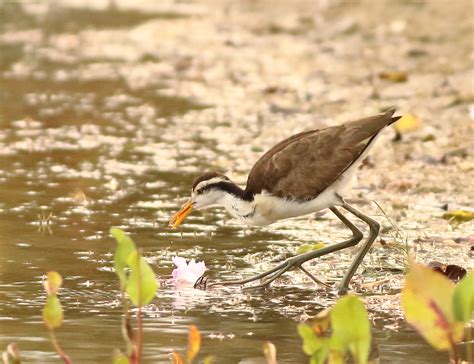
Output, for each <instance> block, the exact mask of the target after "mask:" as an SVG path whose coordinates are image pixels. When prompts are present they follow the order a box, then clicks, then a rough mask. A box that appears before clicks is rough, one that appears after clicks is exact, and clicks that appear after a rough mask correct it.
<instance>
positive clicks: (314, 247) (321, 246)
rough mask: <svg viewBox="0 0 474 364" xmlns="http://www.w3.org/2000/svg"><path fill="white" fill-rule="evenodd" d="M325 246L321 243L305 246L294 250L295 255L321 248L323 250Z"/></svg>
mask: <svg viewBox="0 0 474 364" xmlns="http://www.w3.org/2000/svg"><path fill="white" fill-rule="evenodd" d="M325 246H326V244H323V243H316V244H305V245H301V246H300V247H298V249H296V253H298V254H303V253H307V252H311V251H313V250H319V249H321V248H324V247H325Z"/></svg>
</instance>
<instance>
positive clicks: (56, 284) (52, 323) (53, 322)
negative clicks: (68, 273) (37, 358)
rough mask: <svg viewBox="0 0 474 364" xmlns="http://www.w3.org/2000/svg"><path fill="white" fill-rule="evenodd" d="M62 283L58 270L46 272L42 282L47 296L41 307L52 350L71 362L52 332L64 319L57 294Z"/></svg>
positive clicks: (66, 361)
mask: <svg viewBox="0 0 474 364" xmlns="http://www.w3.org/2000/svg"><path fill="white" fill-rule="evenodd" d="M62 284H63V278H62V277H61V275H60V274H59V273H58V272H48V274H47V275H46V280H45V281H44V282H43V285H44V288H45V290H46V293H47V294H48V298H47V300H46V303H45V304H44V307H43V322H44V325H45V326H46V328H47V329H48V331H49V338H50V340H51V343H52V344H53V347H54V350H55V351H56V353H58V355H59V356H60V357H61V359H62V360H63V361H64V362H65V363H66V364H71V363H72V361H71V359H70V358H69V356H68V355H67V354H66V353H65V352H64V350H63V349H62V348H61V346H60V345H59V342H58V340H57V339H56V334H55V332H54V330H55V329H57V328H59V327H60V326H61V324H62V322H63V319H64V313H63V308H62V306H61V301H59V298H58V296H57V292H58V290H59V288H60V287H61V286H62Z"/></svg>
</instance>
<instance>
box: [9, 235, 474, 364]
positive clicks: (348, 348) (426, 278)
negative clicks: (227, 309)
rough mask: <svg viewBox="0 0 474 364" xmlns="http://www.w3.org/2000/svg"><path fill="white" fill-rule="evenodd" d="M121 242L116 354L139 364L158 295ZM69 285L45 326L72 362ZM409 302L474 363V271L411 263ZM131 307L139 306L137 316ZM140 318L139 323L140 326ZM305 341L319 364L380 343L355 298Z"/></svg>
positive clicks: (424, 326)
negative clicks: (65, 341)
mask: <svg viewBox="0 0 474 364" xmlns="http://www.w3.org/2000/svg"><path fill="white" fill-rule="evenodd" d="M110 233H111V235H112V236H113V237H114V238H115V240H116V242H117V248H116V250H115V254H114V267H115V273H116V274H117V276H118V278H119V282H120V291H121V297H122V307H123V315H122V327H121V330H122V335H123V338H124V340H125V344H126V349H125V352H122V351H121V350H119V349H115V350H114V352H113V359H112V363H113V364H139V363H141V362H142V359H143V357H142V346H143V318H142V308H143V307H144V306H146V305H148V304H149V303H151V302H152V301H153V300H154V299H155V297H156V293H157V290H158V283H157V277H156V276H155V273H154V272H153V269H152V268H151V266H150V265H149V264H148V262H147V261H146V260H145V258H144V257H143V256H142V254H141V252H140V250H139V249H137V247H136V245H135V243H134V242H133V240H132V239H131V238H130V237H129V236H128V235H127V234H125V233H124V232H123V231H122V230H120V229H118V228H112V229H111V230H110ZM62 283H63V279H62V277H61V275H60V274H59V273H57V272H54V271H51V272H48V273H47V275H46V279H45V281H44V288H45V290H46V293H47V294H48V297H47V300H46V303H45V305H44V308H43V321H44V325H45V326H46V328H47V329H48V331H49V337H50V341H51V344H52V345H53V348H54V350H55V351H56V353H57V354H58V355H59V357H60V358H61V359H62V360H63V361H64V363H66V364H71V363H72V360H71V359H70V358H69V356H68V355H67V354H66V353H65V352H64V351H63V349H62V348H61V346H60V344H59V342H58V339H57V338H56V335H55V329H58V328H59V327H60V326H61V324H62V322H63V319H64V314H63V309H62V306H61V302H60V300H59V298H58V295H57V294H58V291H59V289H60V288H61V286H62ZM402 304H403V309H404V311H405V317H406V320H407V321H408V322H409V323H410V324H411V325H412V326H413V327H414V328H415V329H416V330H417V331H418V332H419V333H420V335H422V336H423V338H424V339H425V340H426V341H427V342H428V343H429V344H430V345H431V346H432V347H433V348H434V349H436V350H444V351H449V354H450V363H451V364H462V363H468V361H463V360H462V359H461V357H462V356H461V354H460V350H459V348H458V345H459V343H461V342H462V341H463V339H464V337H465V333H466V332H468V333H469V334H468V336H469V335H470V330H465V326H466V325H467V324H469V323H470V321H471V319H472V315H473V313H474V272H472V271H471V272H470V273H469V274H467V275H466V276H465V277H464V278H463V279H462V280H461V281H460V282H459V283H458V284H457V285H455V284H454V283H452V282H451V281H450V280H449V279H448V278H446V277H444V276H443V275H442V274H440V273H438V272H436V271H434V270H433V269H430V268H428V267H424V266H422V265H420V264H418V263H415V262H411V263H410V268H409V272H408V274H407V276H406V279H405V287H404V288H403V295H402ZM131 307H136V310H132V309H131ZM132 316H134V317H135V319H136V323H135V325H133V323H132ZM298 334H299V336H300V337H301V339H302V340H303V346H302V349H303V351H304V353H305V354H307V355H308V356H309V357H310V363H311V364H324V363H328V364H342V363H344V362H345V361H346V358H347V356H348V355H350V356H351V357H352V360H353V362H354V363H356V364H367V363H375V362H376V360H377V359H378V357H376V356H375V357H373V356H374V355H371V353H372V351H373V350H372V351H371V346H373V345H374V344H375V345H376V343H375V342H374V340H373V338H372V329H371V323H370V319H369V314H368V312H367V310H366V308H365V307H364V303H363V301H362V300H361V299H360V298H358V297H357V296H355V295H352V294H350V295H347V296H345V297H342V298H340V299H339V300H338V301H337V302H336V303H335V304H334V306H333V307H331V308H327V309H324V310H322V311H321V312H320V313H319V314H318V315H317V316H315V317H314V318H312V319H311V320H309V321H308V322H307V323H301V324H300V325H299V326H298ZM201 340H202V335H201V333H200V331H199V329H198V328H197V327H196V326H195V325H190V326H189V332H188V349H187V353H186V355H182V354H180V353H179V352H177V351H173V353H172V354H171V356H170V360H171V362H172V363H173V364H192V363H193V362H194V361H195V359H196V358H197V355H198V354H199V351H200V348H201ZM471 340H472V339H471V337H470V336H469V337H468V340H467V343H466V357H467V359H468V360H469V362H470V361H472V359H473V358H474V357H473V352H472V347H471V344H472V341H471ZM262 354H263V355H264V356H265V358H266V361H267V363H268V364H275V363H276V360H277V359H276V358H277V348H276V347H275V346H274V345H273V344H272V343H271V342H265V343H264V344H263V353H262ZM217 358H218V356H214V355H211V356H207V357H205V358H204V359H203V363H204V364H212V363H216V362H217ZM2 359H3V363H4V364H19V363H20V362H21V359H20V352H19V350H18V347H17V345H16V344H15V343H12V344H10V345H8V347H7V350H6V351H5V352H3V355H2Z"/></svg>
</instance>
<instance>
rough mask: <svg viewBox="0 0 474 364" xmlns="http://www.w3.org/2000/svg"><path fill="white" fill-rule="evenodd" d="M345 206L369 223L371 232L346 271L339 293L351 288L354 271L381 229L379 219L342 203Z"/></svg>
mask: <svg viewBox="0 0 474 364" xmlns="http://www.w3.org/2000/svg"><path fill="white" fill-rule="evenodd" d="M342 207H343V208H345V209H346V210H347V211H349V212H350V213H351V214H353V215H354V216H356V217H358V218H359V219H361V220H362V221H364V222H365V223H366V224H367V225H369V227H370V232H369V236H368V237H367V240H366V241H365V242H364V244H363V245H362V248H361V249H360V251H359V252H358V253H357V255H356V257H355V258H354V261H353V262H352V264H351V266H350V267H349V270H348V271H347V272H346V275H345V276H344V278H343V279H342V281H341V285H340V286H339V294H345V293H347V290H348V288H349V282H350V281H351V279H352V277H353V276H354V273H355V272H356V270H357V268H358V267H359V265H360V263H361V262H362V259H364V257H365V255H366V254H367V252H368V251H369V249H370V247H371V246H372V244H373V243H374V240H375V238H376V237H377V235H378V234H379V230H380V225H379V223H378V222H377V221H375V220H373V219H371V218H370V217H368V216H366V215H364V214H363V213H362V212H360V211H358V210H356V209H355V208H354V207H352V206H350V205H348V204H347V203H345V204H344V205H342Z"/></svg>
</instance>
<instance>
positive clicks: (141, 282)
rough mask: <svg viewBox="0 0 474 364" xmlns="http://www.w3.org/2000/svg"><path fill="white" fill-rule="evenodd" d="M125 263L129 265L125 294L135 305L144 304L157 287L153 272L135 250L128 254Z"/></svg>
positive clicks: (153, 294)
mask: <svg viewBox="0 0 474 364" xmlns="http://www.w3.org/2000/svg"><path fill="white" fill-rule="evenodd" d="M127 264H128V266H129V267H130V276H129V277H128V280H127V285H126V291H127V294H128V296H129V297H130V300H131V301H132V303H133V304H134V305H135V306H145V305H147V304H149V303H150V302H151V301H152V300H153V298H154V297H155V294H156V291H157V289H158V283H157V282H156V277H155V273H154V272H153V269H151V267H150V265H149V264H148V263H147V261H146V260H145V259H144V258H143V257H142V256H141V254H139V252H137V251H134V252H132V253H130V254H129V256H128V259H127Z"/></svg>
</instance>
